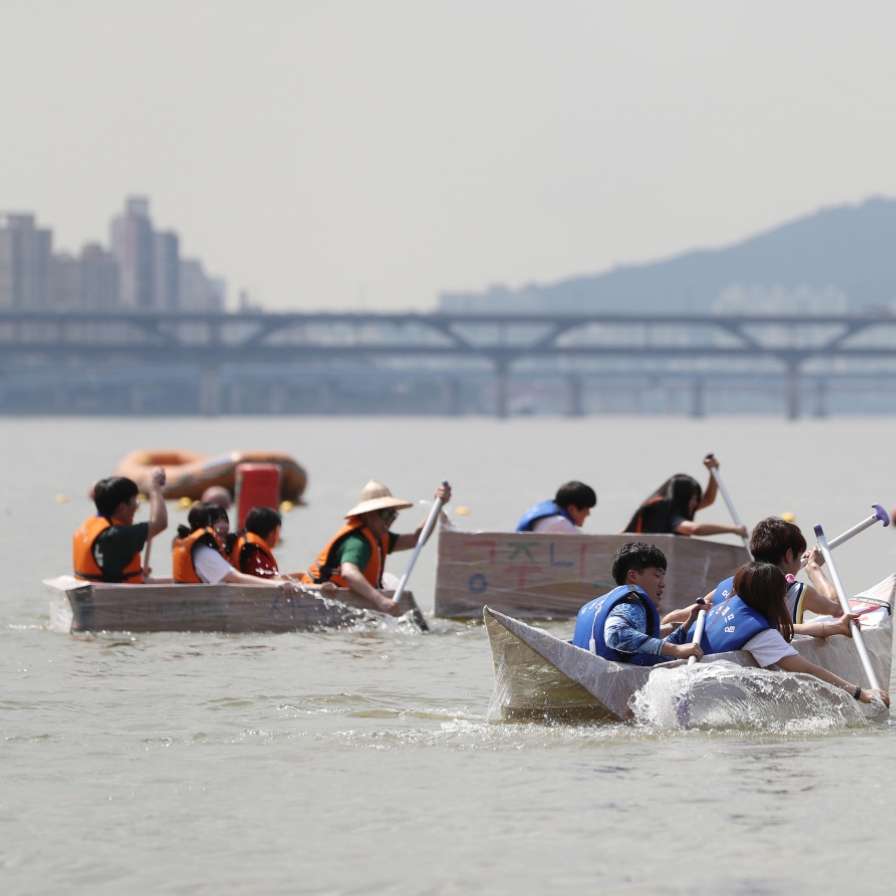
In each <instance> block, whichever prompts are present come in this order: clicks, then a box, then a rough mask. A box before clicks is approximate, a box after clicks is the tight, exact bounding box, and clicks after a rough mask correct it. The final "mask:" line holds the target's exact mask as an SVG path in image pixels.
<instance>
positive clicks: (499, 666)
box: [483, 575, 896, 727]
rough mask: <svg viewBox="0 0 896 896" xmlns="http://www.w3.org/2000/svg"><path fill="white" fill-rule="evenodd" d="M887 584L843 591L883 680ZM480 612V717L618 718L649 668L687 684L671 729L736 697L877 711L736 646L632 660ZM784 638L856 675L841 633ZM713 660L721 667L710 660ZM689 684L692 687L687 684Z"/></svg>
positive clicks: (776, 704)
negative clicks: (858, 615)
mask: <svg viewBox="0 0 896 896" xmlns="http://www.w3.org/2000/svg"><path fill="white" fill-rule="evenodd" d="M894 592H896V575H891V576H889V577H888V578H886V579H884V581H882V582H880V583H879V584H877V585H875V586H874V587H873V588H870V589H868V590H867V591H863V592H861V593H860V594H857V595H856V596H855V597H853V598H851V599H850V606H851V607H852V608H853V609H854V610H859V609H864V610H869V609H870V612H867V613H866V614H864V615H863V616H862V637H863V639H864V642H865V646H866V647H867V649H868V653H869V656H870V659H871V663H872V666H873V668H874V671H875V673H876V674H877V677H878V679H879V680H880V681H881V682H884V683H886V682H889V680H890V665H891V661H892V647H893V625H892V616H891V612H892V605H893V597H894ZM483 617H484V619H485V627H486V630H487V632H488V638H489V644H490V646H491V651H492V660H493V662H494V667H495V688H494V692H493V695H492V700H491V705H490V708H489V717H490V718H491V719H493V720H496V719H514V718H552V717H556V718H585V719H596V720H601V721H617V722H618V721H628V720H631V719H632V718H633V717H634V715H635V709H636V703H637V698H638V695H639V693H643V691H644V689H645V688H646V686H647V685H648V684H649V683H652V682H653V681H659V682H661V683H662V679H656V678H654V677H655V676H664V675H668V674H669V673H670V672H673V671H674V670H677V671H678V673H679V675H681V676H682V681H683V682H684V684H685V686H686V690H687V694H686V695H685V698H683V699H679V700H678V702H677V704H676V705H675V706H673V712H672V715H673V716H674V717H675V718H676V720H677V721H678V722H679V723H680V724H681V727H690V726H692V725H694V724H699V719H700V717H701V714H702V717H703V718H710V719H711V718H713V710H714V708H718V707H728V708H732V707H737V704H738V700H740V701H742V702H750V701H751V700H752V701H753V702H754V703H755V702H756V701H758V700H762V699H766V700H767V701H768V702H769V704H770V705H771V707H772V709H773V711H774V712H784V713H788V712H791V713H795V714H799V712H800V710H801V709H804V708H805V707H806V706H807V705H808V702H809V701H808V698H809V697H811V700H812V701H815V705H816V706H817V705H818V704H819V701H821V702H822V703H824V702H827V703H828V704H829V705H830V706H831V707H833V708H835V709H838V710H842V711H843V712H844V713H850V714H855V713H863V714H865V715H877V714H879V712H880V707H876V708H874V705H873V704H868V705H866V704H860V703H857V702H856V701H854V700H853V699H852V697H851V696H850V695H849V694H847V693H846V692H845V691H842V690H840V689H838V688H834V687H833V686H831V685H828V684H825V683H824V682H821V681H819V679H817V678H815V677H814V676H812V675H805V674H801V673H798V674H786V675H785V674H784V673H781V672H775V671H772V670H765V669H760V668H759V667H758V666H757V665H756V662H755V661H754V660H753V657H752V655H751V654H750V653H748V652H747V651H745V650H737V651H732V652H730V653H720V654H713V655H711V656H706V657H704V658H703V660H702V661H701V662H700V663H699V664H698V665H696V666H687V665H686V664H685V661H684V660H673V661H671V662H668V663H662V664H660V665H657V666H634V665H630V664H628V663H617V662H614V661H612V660H606V659H604V658H603V657H600V656H596V655H595V654H593V653H591V652H590V651H588V650H583V649H582V648H580V647H574V646H573V645H572V644H571V643H570V642H569V641H564V640H563V639H561V638H558V637H557V636H556V635H554V634H552V633H551V632H548V631H546V630H545V629H543V628H536V627H534V626H531V625H528V624H527V623H525V622H522V621H521V620H519V619H513V618H512V617H510V616H506V615H505V614H503V613H501V612H498V611H497V610H493V609H491V608H490V607H485V609H484V610H483ZM819 618H820V617H819ZM792 644H793V646H794V647H795V648H796V650H797V651H798V652H799V653H800V654H801V655H802V656H804V657H805V658H806V659H807V660H809V661H810V662H812V663H815V664H816V665H819V666H823V667H824V668H825V669H828V670H829V671H831V672H834V673H835V674H837V675H839V676H840V677H841V678H845V679H846V680H847V681H862V682H864V681H866V677H865V673H864V670H863V667H862V663H861V660H860V659H859V656H858V653H857V651H856V648H855V644H854V643H853V641H852V640H851V639H849V638H846V637H844V636H835V637H831V638H827V639H822V638H813V637H810V636H808V635H797V636H795V637H794V639H793V642H792ZM719 663H726V664H729V665H726V666H716V664H719ZM731 664H733V665H731ZM710 666H716V670H718V673H719V674H716V675H712V674H711V673H712V670H709V669H707V667H710ZM738 669H739V670H740V671H738ZM694 673H696V674H697V675H699V676H701V677H700V678H699V679H697V678H692V679H691V680H690V681H689V680H688V679H687V678H685V676H687V675H692V676H693V675H694ZM707 673H709V674H707ZM795 683H796V684H795ZM695 685H699V686H698V687H696V690H695ZM885 686H886V685H885ZM782 688H783V689H784V691H783V692H782V690H781V689H782ZM784 692H786V697H787V699H786V700H785V699H784ZM757 694H758V696H757ZM744 695H746V696H744ZM801 698H802V702H801ZM713 701H715V707H714V706H713ZM788 704H790V705H789V706H788ZM717 716H718V713H716V717H717Z"/></svg>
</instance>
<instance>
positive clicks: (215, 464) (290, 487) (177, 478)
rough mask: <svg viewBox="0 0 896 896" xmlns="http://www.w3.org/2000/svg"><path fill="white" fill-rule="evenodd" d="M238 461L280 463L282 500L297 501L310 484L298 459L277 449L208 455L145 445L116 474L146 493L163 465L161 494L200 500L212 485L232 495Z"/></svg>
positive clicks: (123, 460) (120, 463) (123, 463)
mask: <svg viewBox="0 0 896 896" xmlns="http://www.w3.org/2000/svg"><path fill="white" fill-rule="evenodd" d="M239 464H277V466H278V467H280V500H281V501H292V502H293V503H296V502H297V501H299V499H300V498H301V497H302V493H303V492H304V491H305V486H306V485H307V484H308V476H307V475H306V473H305V471H304V470H303V469H302V468H301V467H300V466H299V464H298V463H297V462H296V461H295V459H294V458H292V457H290V456H289V455H288V454H283V453H281V452H278V451H230V452H228V453H227V454H217V455H215V456H214V457H209V456H208V455H207V454H196V453H195V452H194V451H182V450H179V449H176V448H160V449H145V448H144V449H140V450H138V451H132V452H131V453H130V454H128V455H127V456H126V457H123V458H122V459H121V461H119V463H118V466H117V467H116V468H115V471H114V475H116V476H126V477H127V478H128V479H133V480H134V482H136V483H137V488H139V489H140V491H141V492H143V493H146V492H148V491H149V482H150V477H151V476H152V471H153V470H154V469H155V468H156V467H164V468H165V485H164V487H163V488H162V494H163V495H164V496H165V497H166V498H190V499H191V500H194V501H198V500H199V499H200V498H201V497H202V493H203V492H204V491H205V490H206V489H207V488H208V487H209V486H211V485H221V486H223V487H224V488H226V489H227V490H228V491H229V492H231V494H232V493H233V491H234V487H235V483H236V468H237V466H238V465H239Z"/></svg>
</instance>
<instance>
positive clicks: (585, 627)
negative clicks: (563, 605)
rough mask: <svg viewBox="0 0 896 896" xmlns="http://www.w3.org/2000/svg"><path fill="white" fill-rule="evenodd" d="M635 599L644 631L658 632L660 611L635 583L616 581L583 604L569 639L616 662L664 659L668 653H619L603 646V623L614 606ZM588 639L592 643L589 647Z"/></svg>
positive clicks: (637, 663) (641, 663)
mask: <svg viewBox="0 0 896 896" xmlns="http://www.w3.org/2000/svg"><path fill="white" fill-rule="evenodd" d="M635 600H639V601H640V602H641V603H642V604H643V606H644V609H645V610H646V611H647V629H648V630H647V632H646V634H648V635H650V636H651V637H652V638H659V636H660V614H659V611H658V610H657V608H656V605H655V604H654V602H653V601H652V600H651V599H650V598H649V597H648V596H647V595H646V594H645V593H644V591H642V590H641V589H640V588H638V587H637V586H636V585H620V586H619V587H618V588H614V589H613V590H612V591H610V592H609V593H607V594H604V595H602V596H601V597H598V598H595V599H594V600H593V601H591V602H590V603H587V604H585V606H584V607H582V609H581V610H579V615H578V616H576V631H575V634H574V635H573V639H572V643H573V644H574V645H575V646H576V647H581V648H582V649H583V650H588V651H590V652H591V653H596V654H597V655H598V656H602V657H603V658H604V659H605V660H615V661H616V662H617V663H631V664H632V665H634V666H652V665H654V664H655V663H664V662H666V661H668V660H669V659H670V657H668V656H656V655H655V654H651V653H636V654H630V653H619V651H617V650H613V649H612V648H610V647H608V646H607V643H606V641H604V625H605V624H606V621H607V617H608V616H609V615H610V613H611V611H612V610H613V608H614V607H616V606H618V605H619V604H621V603H623V602H625V601H635ZM592 640H593V641H594V645H593V647H592V644H591V642H592Z"/></svg>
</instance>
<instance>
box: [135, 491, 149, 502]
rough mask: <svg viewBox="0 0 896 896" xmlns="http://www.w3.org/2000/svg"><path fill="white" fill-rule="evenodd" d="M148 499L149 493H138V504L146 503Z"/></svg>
mask: <svg viewBox="0 0 896 896" xmlns="http://www.w3.org/2000/svg"><path fill="white" fill-rule="evenodd" d="M148 500H149V495H144V494H143V492H140V493H139V494H138V495H137V503H138V504H145V503H146V502H147V501H148Z"/></svg>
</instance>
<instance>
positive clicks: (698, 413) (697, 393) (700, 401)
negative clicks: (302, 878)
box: [691, 379, 706, 417]
mask: <svg viewBox="0 0 896 896" xmlns="http://www.w3.org/2000/svg"><path fill="white" fill-rule="evenodd" d="M691 416H692V417H705V416H706V383H704V382H703V380H702V379H696V380H694V383H693V385H692V386H691Z"/></svg>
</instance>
